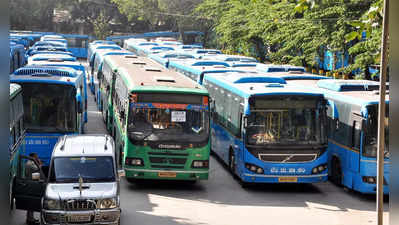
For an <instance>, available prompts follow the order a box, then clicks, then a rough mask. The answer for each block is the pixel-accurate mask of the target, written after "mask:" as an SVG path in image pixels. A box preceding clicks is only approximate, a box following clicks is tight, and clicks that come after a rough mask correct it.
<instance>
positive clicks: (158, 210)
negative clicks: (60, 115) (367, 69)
mask: <svg viewBox="0 0 399 225" xmlns="http://www.w3.org/2000/svg"><path fill="white" fill-rule="evenodd" d="M95 104H96V103H95V102H94V98H93V96H92V95H90V96H89V106H88V110H89V112H88V113H89V114H88V115H89V120H88V123H87V125H86V133H105V127H104V124H103V122H102V119H101V113H100V112H98V111H97V110H96V106H95ZM210 168H211V172H210V178H209V180H208V181H201V182H197V183H196V184H187V183H181V182H158V181H155V182H149V183H145V184H142V185H139V186H137V185H132V184H129V183H128V182H126V180H124V179H122V182H121V204H122V210H123V211H122V218H121V224H123V225H128V224H129V225H130V224H134V225H181V224H196V225H208V224H209V225H263V224H271V225H274V224H279V225H280V224H282V225H285V224H287V225H288V224H290V225H292V224H295V225H313V224H314V225H321V224H323V225H352V224H353V225H368V224H376V213H375V208H376V206H375V204H376V202H375V197H374V196H366V195H361V194H358V193H353V192H350V191H345V190H344V189H343V188H340V187H337V186H335V185H333V184H331V183H329V182H327V183H321V184H315V185H258V186H255V187H251V188H249V189H243V188H241V186H240V185H239V183H238V182H237V181H236V180H234V179H233V178H232V176H231V175H230V173H229V172H228V171H227V169H226V168H224V167H223V166H222V164H221V163H220V162H219V161H218V160H216V159H215V157H212V158H211V162H210ZM36 216H37V217H38V215H36ZM388 216H389V215H388V201H385V214H384V220H385V221H386V224H388V220H389V218H388ZM24 223H25V212H24V211H19V210H16V211H14V212H13V213H12V223H11V224H18V225H19V224H24Z"/></svg>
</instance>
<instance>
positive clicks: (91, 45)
mask: <svg viewBox="0 0 399 225" xmlns="http://www.w3.org/2000/svg"><path fill="white" fill-rule="evenodd" d="M97 45H105V46H108V45H111V46H115V45H116V46H118V47H119V49H121V47H120V46H119V45H117V44H115V42H113V41H103V40H96V41H93V42H90V43H89V46H88V48H87V62H88V63H89V62H90V59H91V56H92V55H93V52H94V51H95V50H96V46H97Z"/></svg>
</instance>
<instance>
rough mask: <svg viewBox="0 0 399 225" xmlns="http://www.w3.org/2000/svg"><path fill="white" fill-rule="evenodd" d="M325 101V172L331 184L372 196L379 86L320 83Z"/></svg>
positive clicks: (387, 159) (371, 83)
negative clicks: (326, 153)
mask: <svg viewBox="0 0 399 225" xmlns="http://www.w3.org/2000/svg"><path fill="white" fill-rule="evenodd" d="M317 87H318V88H320V89H322V90H324V96H325V98H326V99H327V100H328V110H327V114H328V121H329V123H328V125H329V126H328V128H329V139H328V140H329V142H328V153H329V173H330V178H331V180H332V181H333V182H335V183H337V184H339V185H343V186H344V187H347V188H349V189H353V190H355V191H358V192H361V193H368V194H374V193H376V176H377V162H376V159H377V131H378V102H379V83H378V82H375V81H366V80H335V79H331V80H320V81H318V82H317ZM386 99H387V100H386V115H385V133H386V136H385V160H384V186H383V188H384V194H389V183H388V182H389V171H390V169H389V165H390V153H389V144H388V143H389V135H388V134H389V120H388V118H389V96H388V95H387V96H386Z"/></svg>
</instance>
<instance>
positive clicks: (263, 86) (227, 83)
mask: <svg viewBox="0 0 399 225" xmlns="http://www.w3.org/2000/svg"><path fill="white" fill-rule="evenodd" d="M236 76H237V77H239V76H241V79H244V80H243V81H244V82H237V81H239V80H238V79H235V80H233V79H231V78H230V77H229V76H220V75H215V74H209V75H207V76H205V78H204V80H207V81H211V82H212V83H214V84H217V85H219V86H220V87H223V88H224V89H227V90H229V91H231V92H233V93H235V94H237V95H240V96H242V97H244V98H248V97H250V96H253V95H312V96H323V95H322V92H320V91H311V90H308V89H305V88H301V87H298V86H295V85H288V84H281V83H270V82H272V81H273V80H270V81H268V80H267V79H268V78H261V77H262V75H261V76H259V75H254V74H245V75H236ZM245 77H248V78H247V79H248V80H247V81H245ZM263 77H267V76H263ZM249 78H251V79H252V78H253V82H251V81H250V80H251V79H249ZM269 78H270V77H269ZM258 79H259V81H262V79H264V80H263V81H262V83H259V82H257V80H258Z"/></svg>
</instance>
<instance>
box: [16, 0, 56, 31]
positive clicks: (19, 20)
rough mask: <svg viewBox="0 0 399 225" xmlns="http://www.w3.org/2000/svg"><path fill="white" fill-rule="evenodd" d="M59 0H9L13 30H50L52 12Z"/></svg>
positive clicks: (51, 26)
mask: <svg viewBox="0 0 399 225" xmlns="http://www.w3.org/2000/svg"><path fill="white" fill-rule="evenodd" d="M58 2H59V0H13V1H10V11H11V13H10V25H11V29H15V30H30V29H39V30H47V31H48V30H52V28H53V12H54V9H55V7H56V4H57V3H58Z"/></svg>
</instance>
